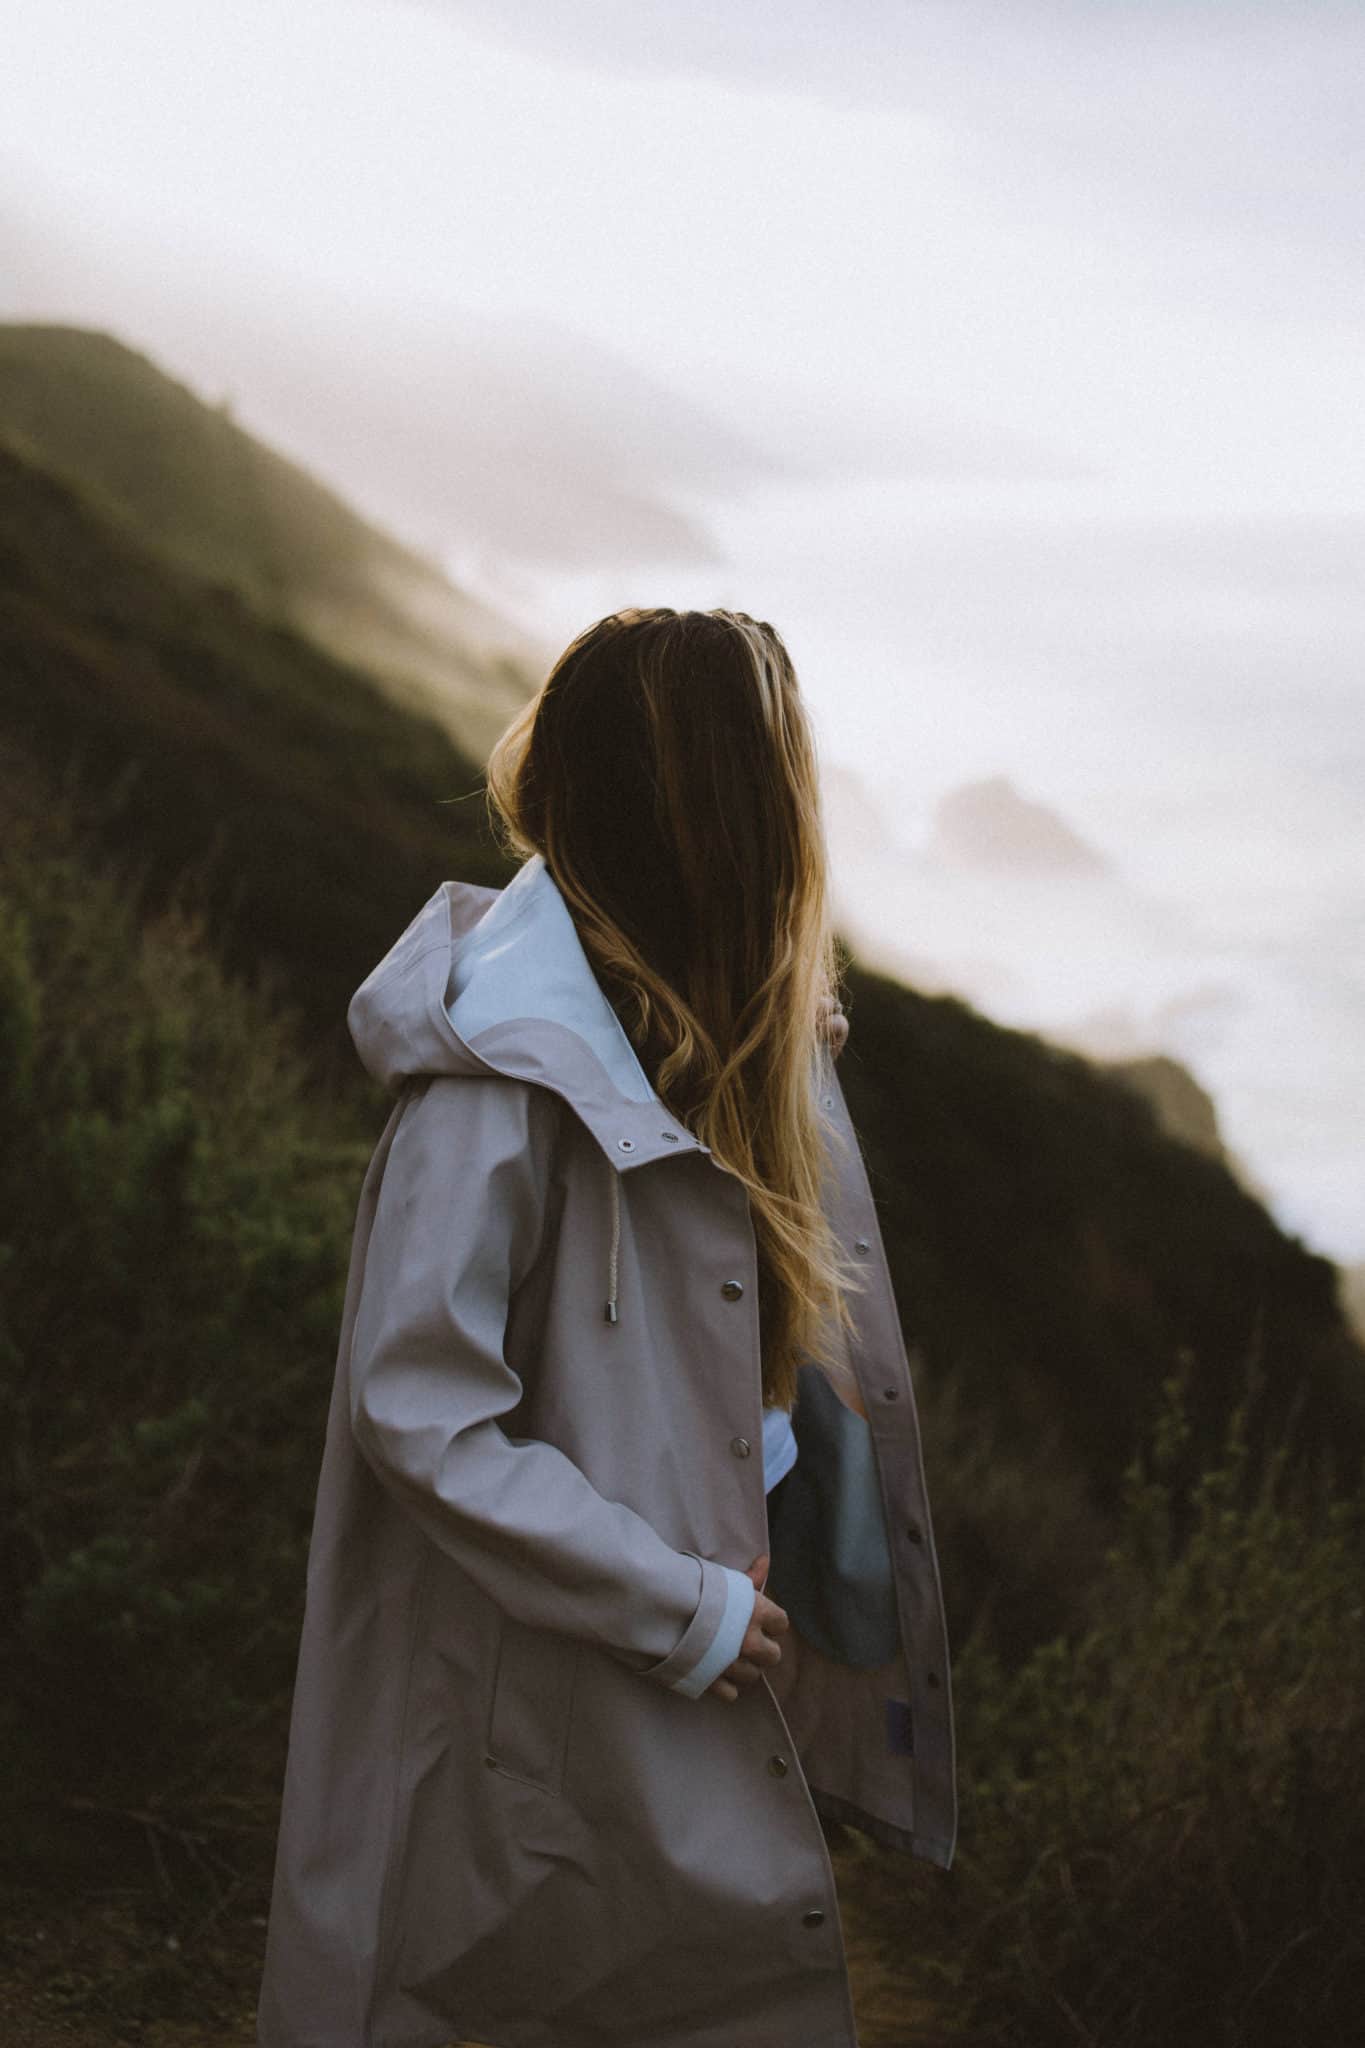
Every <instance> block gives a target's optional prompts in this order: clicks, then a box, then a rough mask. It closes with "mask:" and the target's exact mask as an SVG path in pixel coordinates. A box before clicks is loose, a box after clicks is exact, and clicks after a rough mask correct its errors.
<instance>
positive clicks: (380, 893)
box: [0, 446, 506, 1065]
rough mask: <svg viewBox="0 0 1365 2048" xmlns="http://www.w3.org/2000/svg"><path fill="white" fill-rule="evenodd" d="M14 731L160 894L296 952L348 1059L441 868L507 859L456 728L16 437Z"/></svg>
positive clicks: (6, 660) (479, 874) (2, 622)
mask: <svg viewBox="0 0 1365 2048" xmlns="http://www.w3.org/2000/svg"><path fill="white" fill-rule="evenodd" d="M0 733H7V734H9V735H11V736H12V737H13V738H15V739H16V740H19V741H20V742H22V744H23V745H24V747H25V749H26V750H27V751H28V752H30V753H32V754H33V755H34V757H35V758H36V759H38V760H39V761H40V762H41V763H43V764H44V765H45V766H46V768H47V769H48V770H49V772H50V773H51V774H52V775H53V776H54V777H55V776H59V775H61V774H64V773H67V772H68V771H69V772H70V773H71V774H72V775H74V777H75V778H76V780H77V782H78V785H79V787H80V790H81V800H82V805H83V807H84V808H85V810H86V811H87V813H88V814H89V815H90V816H91V817H92V819H93V820H94V821H95V822H97V824H98V829H99V833H100V841H99V843H100V844H101V845H103V846H104V847H105V848H107V849H109V850H110V851H116V852H120V853H122V854H124V855H125V856H126V857H127V859H128V860H129V861H131V862H132V864H133V865H134V866H135V867H136V868H137V869H138V871H139V872H140V874H141V875H142V877H143V880H144V886H145V888H146V891H147V901H148V904H149V906H151V905H155V904H157V903H159V902H161V901H164V900H165V898H166V897H167V895H168V894H169V893H170V892H171V891H172V889H174V888H175V887H176V886H178V885H180V884H182V883H184V884H185V885H186V886H189V887H190V888H191V889H192V892H193V894H194V896H195V898H196V900H201V901H202V902H203V903H204V905H205V906H206V907H207V908H208V909H209V910H210V912H211V913H212V914H213V918H214V928H215V932H216V933H217V935H218V939H219V943H220V946H221V950H222V952H223V956H224V958H225V959H226V961H227V962H228V964H229V965H230V966H232V967H234V968H235V969H237V970H238V971H239V972H250V971H253V970H254V969H255V968H257V967H258V966H264V965H265V964H266V963H267V962H268V961H270V960H274V961H277V962H279V963H281V967H282V971H283V975H284V980H285V983H286V986H287V991H288V996H289V998H290V1000H297V1001H299V1002H300V1003H301V1004H302V1006H303V1007H304V1008H305V1010H306V1011H307V1012H308V1015H309V1017H310V1019H311V1020H314V1021H315V1022H316V1023H317V1026H318V1035H319V1036H320V1038H322V1039H323V1040H325V1041H326V1043H325V1044H324V1045H322V1046H321V1047H320V1048H319V1050H320V1052H321V1053H322V1055H323V1056H324V1057H326V1056H328V1055H331V1056H335V1057H337V1058H338V1059H339V1060H340V1061H341V1063H342V1064H343V1065H350V1064H351V1063H353V1059H354V1055H353V1053H352V1051H351V1048H350V1042H349V1039H348V1038H347V1037H346V1034H345V1010H346V1004H347V1002H348V1001H349V998H350V994H351V991H352V990H353V989H354V988H355V987H356V985H357V983H358V982H359V981H360V980H361V978H362V977H363V976H364V975H365V974H366V973H367V972H368V971H369V968H370V967H371V966H372V965H373V964H374V962H375V961H376V960H377V959H378V958H379V957H380V955H381V954H382V953H384V952H385V951H386V950H387V948H388V947H389V945H390V944H391V943H392V941H393V939H394V937H395V936H396V934H397V931H398V930H400V929H401V928H402V925H403V924H404V923H406V921H407V919H408V918H409V917H411V916H412V915H413V913H414V912H415V911H416V910H417V909H418V908H419V907H420V905H421V904H422V903H423V902H424V901H425V900H426V898H427V896H428V895H430V893H431V891H432V890H433V889H434V888H435V887H436V885H437V883H438V882H439V881H440V880H441V879H442V878H443V876H445V875H446V874H448V873H450V872H452V870H453V871H454V872H458V873H464V874H468V876H469V877H470V878H471V879H483V878H486V879H489V880H493V879H500V878H502V877H504V876H505V874H506V865H505V863H504V862H503V860H502V859H501V857H500V855H499V854H498V853H497V851H496V849H495V848H494V846H493V844H492V842H491V840H490V838H489V836H488V833H487V830H486V827H485V824H484V810H483V804H482V798H481V794H480V792H481V787H482V785H481V779H480V776H479V772H478V770H477V769H476V768H475V766H474V765H473V763H472V762H471V761H469V760H468V759H466V758H465V757H463V756H462V755H461V754H459V753H458V752H457V750H456V749H455V747H454V746H453V744H452V742H451V741H450V739H449V738H448V736H447V734H446V733H445V731H444V730H443V729H442V728H441V727H440V726H438V725H437V724H435V723H434V722H431V721H428V720H423V719H420V718H418V717H417V716H416V715H415V714H413V713H410V712H407V711H403V710H401V709H399V708H398V707H396V706H395V705H394V704H393V702H392V701H391V700H390V698H389V697H388V696H387V695H386V694H385V693H384V692H382V691H381V690H379V689H378V688H376V686H375V684H374V683H373V681H372V680H371V679H370V677H369V676H367V675H365V674H363V673H361V672H360V671H359V670H357V669H354V668H349V667H346V666H344V665H343V664H341V663H339V662H337V661H336V660H335V659H333V658H332V657H331V656H329V655H327V654H324V653H323V652H321V651H320V650H319V649H318V648H317V647H316V646H314V645H313V643H312V642H311V641H309V640H307V639H305V638H304V637H302V636H301V635H299V634H297V633H295V632H291V631H289V630H288V629H286V628H283V627H279V626H270V625H267V624H266V623H265V622H263V621H262V620H261V619H260V618H259V616H258V615H257V613H256V612H255V611H254V610H253V609H252V607H251V606H250V605H249V604H247V602H246V601H245V600H244V599H243V598H242V597H240V596H239V595H238V594H237V593H236V592H235V591H232V590H229V589H226V588H224V587H222V586H220V585H212V584H204V583H201V582H199V581H197V580H195V579H193V578H192V577H190V576H189V575H187V574H185V573H184V572H182V571H177V570H174V569H172V568H170V567H169V566H168V565H167V564H166V563H165V562H164V561H162V560H160V559H158V558H157V557H155V556H154V555H152V554H150V553H149V552H148V551H147V550H145V549H144V548H142V547H140V546H139V545H138V544H137V542H136V541H135V540H134V538H133V537H132V535H131V534H130V532H129V529H128V527H127V526H126V524H124V523H122V522H118V523H115V522H113V521H111V520H110V519H109V518H108V517H106V516H105V514H104V512H103V511H102V510H101V509H100V508H98V507H97V506H96V505H95V504H94V503H92V502H91V501H90V500H89V499H88V498H86V497H85V496H83V495H82V494H78V493H77V492H76V491H75V490H73V489H72V488H71V487H70V486H69V485H68V484H67V483H65V482H62V481H59V480H58V479H57V478H55V477H53V476H51V475H49V474H48V473H47V472H45V471H44V470H42V469H40V468H39V467H37V466H36V465H35V464H34V463H32V462H31V461H29V460H26V459H25V458H24V457H22V456H20V455H19V454H17V453H16V452H14V451H13V450H7V449H5V448H4V447H3V446H0Z"/></svg>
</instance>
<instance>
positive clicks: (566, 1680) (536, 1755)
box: [487, 1614, 583, 1795]
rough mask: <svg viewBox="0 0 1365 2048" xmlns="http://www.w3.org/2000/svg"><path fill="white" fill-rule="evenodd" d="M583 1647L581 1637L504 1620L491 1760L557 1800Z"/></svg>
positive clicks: (494, 1698)
mask: <svg viewBox="0 0 1365 2048" xmlns="http://www.w3.org/2000/svg"><path fill="white" fill-rule="evenodd" d="M582 1647H583V1646H582V1644H581V1643H580V1642H579V1641H578V1639H577V1637H575V1636H565V1635H560V1634H559V1633H558V1632H557V1631H555V1630H554V1629H548V1628H532V1627H531V1626H530V1625H529V1623H527V1622H524V1621H518V1620H517V1619H516V1617H515V1615H511V1614H503V1615H501V1616H500V1619H499V1634H498V1662H497V1669H496V1671H495V1672H494V1675H493V1696H492V1699H491V1700H490V1702H489V1709H488V1741H487V1757H488V1761H489V1763H490V1764H492V1765H495V1766H496V1767H497V1769H499V1770H502V1771H506V1772H508V1773H509V1774H510V1775H511V1776H512V1777H514V1778H521V1779H522V1780H523V1781H524V1782H525V1783H526V1784H528V1785H537V1786H539V1788H540V1789H541V1791H542V1792H551V1793H554V1794H556V1795H557V1794H558V1793H559V1791H560V1790H561V1788H562V1786H563V1783H564V1759H565V1756H566V1754H567V1752H568V1747H569V1728H570V1724H571V1722H572V1720H573V1696H574V1680H575V1678H576V1676H577V1673H578V1659H579V1655H580V1653H581V1651H582Z"/></svg>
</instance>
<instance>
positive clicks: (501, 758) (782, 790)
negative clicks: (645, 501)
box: [487, 608, 859, 1408]
mask: <svg viewBox="0 0 1365 2048" xmlns="http://www.w3.org/2000/svg"><path fill="white" fill-rule="evenodd" d="M487 791H488V805H489V814H490V817H491V819H492V822H493V826H494V830H495V831H496V832H498V833H499V835H500V837H501V839H502V841H503V843H504V844H505V845H506V846H507V847H508V849H509V850H510V851H511V852H513V853H514V854H516V855H519V856H520V857H522V858H526V857H529V855H530V854H532V853H533V852H538V853H540V854H541V855H542V856H543V858H544V860H545V863H546V866H547V867H548V869H549V871H550V874H551V875H552V877H553V878H554V881H555V882H556V884H557V885H558V887H559V890H560V892H561V894H562V895H563V897H564V900H565V903H566V904H567V906H568V908H569V911H570V913H571V915H572V917H573V920H574V924H575V927H576V929H577V931H578V935H579V938H580V940H581V941H582V944H583V948H584V951H585V952H586V954H587V955H588V958H589V961H590V963H591V965H592V967H593V970H594V972H595V974H596V975H597V978H598V980H599V982H600V983H601V985H602V987H603V990H604V992H605V993H606V994H607V996H608V998H609V999H610V1001H611V1002H612V1004H613V1007H614V1008H615V1010H616V1012H617V1015H618V1017H619V1018H620V1020H621V1023H622V1025H623V1027H624V1029H625V1030H626V1032H627V1035H628V1036H629V1037H630V1039H631V1041H632V1043H633V1044H634V1046H635V1049H636V1051H637V1053H638V1054H639V1056H640V1059H641V1063H642V1065H643V1066H644V1067H645V1070H646V1072H647V1073H648V1074H649V1076H650V1079H651V1080H652V1081H653V1083H654V1085H655V1087H656V1089H657V1090H658V1093H659V1095H660V1097H661V1098H662V1099H663V1101H664V1102H665V1103H666V1104H667V1106H668V1108H669V1109H670V1110H671V1111H672V1112H673V1114H674V1115H675V1116H677V1117H678V1118H679V1120H680V1121H681V1122H683V1123H685V1124H686V1125H687V1127H688V1128H689V1129H690V1130H691V1131H692V1132H693V1133H694V1135H695V1136H697V1137H698V1138H700V1139H701V1140H702V1142H703V1143H704V1144H706V1145H709V1146H710V1148H711V1151H712V1155H713V1157H714V1159H715V1160H716V1162H717V1163H718V1164H719V1165H721V1166H723V1167H726V1168H728V1169H729V1171H730V1172H731V1173H733V1174H735V1175H736V1176H737V1178H738V1179H739V1180H740V1181H741V1182H742V1183H743V1185H744V1186H745V1188H746V1189H747V1190H748V1193H749V1197H750V1213H751V1215H752V1219H753V1225H754V1235H755V1240H756V1246H757V1252H758V1276H759V1329H760V1338H761V1351H762V1378H763V1398H764V1401H765V1402H766V1403H776V1404H778V1405H780V1406H782V1407H785V1408H790V1407H792V1406H793V1405H794V1403H795V1399H796V1393H797V1368H798V1366H799V1365H800V1364H801V1363H802V1361H803V1359H804V1358H807V1357H809V1358H817V1359H820V1360H822V1361H823V1362H825V1363H826V1364H828V1365H829V1366H830V1367H831V1368H832V1369H833V1370H834V1371H835V1373H836V1374H839V1375H840V1376H846V1370H847V1368H846V1366H844V1365H843V1363H842V1359H841V1349H840V1347H841V1341H842V1336H843V1334H844V1333H846V1332H848V1331H850V1330H851V1329H852V1327H853V1325H852V1318H851V1315H850V1311H849V1308H848V1305H847V1302H846V1301H845V1298H844V1297H845V1293H846V1292H848V1291H857V1290H858V1287H859V1282H858V1278H857V1275H856V1273H855V1272H854V1270H853V1269H851V1268H850V1267H849V1266H848V1265H847V1264H846V1263H845V1261H844V1260H843V1258H842V1256H841V1254H840V1252H839V1248H838V1246H837V1245H836V1243H835V1241H834V1237H833V1234H832V1232H831V1230H830V1227H829V1223H828V1220H827V1217H826V1214H825V1208H824V1196H823V1184H824V1180H825V1176H826V1174H827V1173H829V1172H831V1171H832V1160H831V1157H830V1152H829V1145H830V1142H831V1141H832V1140H833V1139H834V1138H835V1135H836V1134H835V1133H834V1131H833V1129H832V1128H831V1126H830V1125H829V1123H828V1120H827V1119H826V1118H825V1117H824V1115H823V1114H822V1110H821V1106H820V1103H819V1100H818V1095H817V1092H816V1086H815V1082H816V1067H815V1062H816V1057H817V1052H818V1045H819V1040H820V1037H821V1034H822V1031H823V1029H824V1028H825V1025H824V1022H823V1021H822V1009H823V1008H824V1007H825V1005H826V1003H827V1001H837V1000H838V991H839V981H840V962H839V958H838V950H837V946H836V941H835V938H834V934H833V930H832V927H831V924H830V921H829V915H828V896H827V878H826V856H825V839H824V830H823V824H822V819H821V809H820V787H819V774H818V767H817V761H816V753H815V745H814V738H813V735H812V732H811V728H810V724H809V720H808V718H807V714H806V710H805V706H804V704H803V703H802V700H801V696H800V692H799V689H798V686H797V680H796V675H795V671H794V670H793V667H792V663H791V659H790V657H789V655H788V653H787V650H786V648H785V647H784V646H783V644H782V641H781V639H780V638H779V636H778V634H777V633H776V632H775V631H774V629H773V627H772V626H770V625H768V624H767V623H766V622H765V621H762V620H759V621H755V620H754V619H751V618H750V617H749V615H748V614H747V613H746V612H730V611H712V612H696V611H685V612H676V611H671V610H668V609H666V608H660V609H654V610H641V609H637V608H631V609H628V610H624V611H618V612H613V613H611V614H609V615H608V616H607V617H606V618H603V619H599V620H598V621H597V623H596V624H595V625H592V626H589V627H588V628H587V629H586V630H585V631H584V632H582V633H580V634H579V635H578V637H577V638H576V639H575V640H573V641H572V642H571V643H570V644H569V646H568V647H567V648H566V649H565V651H564V652H563V654H562V655H561V656H560V657H559V659H558V661H557V662H556V663H555V665H554V667H553V668H552V669H551V671H550V674H549V675H548V676H547V677H546V679H545V681H544V683H543V684H542V685H541V688H540V690H539V691H538V692H537V694H536V696H535V697H534V698H533V699H532V700H531V702H530V703H529V704H528V705H527V706H526V707H525V708H524V710H522V711H521V712H519V713H518V714H517V716H516V717H515V718H514V719H513V721H512V723H511V724H510V725H509V726H508V728H507V730H506V731H505V732H504V733H503V735H502V737H501V738H500V739H499V740H498V742H497V744H496V746H495V747H494V749H493V752H492V754H491V756H490V758H489V761H488V768H487Z"/></svg>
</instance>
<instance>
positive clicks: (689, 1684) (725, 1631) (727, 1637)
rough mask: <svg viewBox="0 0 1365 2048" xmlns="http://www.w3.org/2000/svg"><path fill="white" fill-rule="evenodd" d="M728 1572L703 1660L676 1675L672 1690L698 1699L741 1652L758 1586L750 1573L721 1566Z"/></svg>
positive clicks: (721, 1568)
mask: <svg viewBox="0 0 1365 2048" xmlns="http://www.w3.org/2000/svg"><path fill="white" fill-rule="evenodd" d="M719 1569H720V1570H721V1571H723V1572H724V1574H725V1580H726V1584H725V1606H724V1608H723V1610H722V1612H721V1617H720V1620H719V1622H718V1623H717V1626H716V1633H715V1635H714V1636H713V1637H712V1638H711V1642H710V1645H709V1647H708V1648H707V1649H706V1650H705V1652H704V1653H703V1655H702V1657H701V1658H700V1660H699V1661H698V1662H697V1663H696V1664H694V1665H693V1666H692V1669H691V1670H690V1671H688V1672H686V1673H685V1674H684V1675H683V1677H681V1678H675V1679H674V1680H673V1683H672V1687H671V1690H672V1691H673V1692H680V1693H683V1694H684V1695H685V1696H686V1697H687V1698H688V1699H690V1700H695V1699H699V1698H700V1696H701V1695H702V1693H704V1692H705V1691H706V1688H707V1687H708V1686H709V1685H710V1684H711V1683H712V1681H713V1680H714V1679H717V1678H719V1677H720V1674H721V1672H722V1671H725V1670H728V1668H729V1666H730V1665H731V1664H733V1663H734V1661H735V1659H736V1657H737V1656H738V1655H739V1652H740V1647H741V1645H742V1644H743V1641H744V1637H745V1634H746V1633H747V1631H748V1627H749V1621H750V1618H751V1617H752V1615H753V1611H754V1605H755V1602H756V1601H757V1599H758V1588H757V1587H756V1586H755V1584H754V1582H753V1580H752V1579H751V1578H750V1577H749V1575H748V1573H747V1572H739V1571H736V1570H735V1569H734V1568H733V1566H731V1565H728V1564H724V1565H721V1566H720V1567H719Z"/></svg>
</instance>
